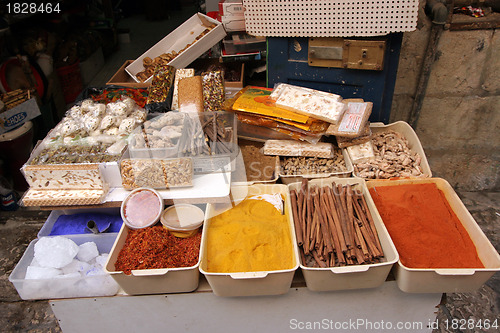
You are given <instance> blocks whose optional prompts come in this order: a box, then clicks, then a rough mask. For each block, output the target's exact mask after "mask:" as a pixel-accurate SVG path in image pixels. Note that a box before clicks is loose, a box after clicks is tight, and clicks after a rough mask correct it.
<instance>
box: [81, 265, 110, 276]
mask: <svg viewBox="0 0 500 333" xmlns="http://www.w3.org/2000/svg"><path fill="white" fill-rule="evenodd" d="M99 275H106V272H104V271H103V270H102V269H101V268H99V267H96V266H91V268H90V269H89V270H88V271H87V272H86V273H85V276H99Z"/></svg>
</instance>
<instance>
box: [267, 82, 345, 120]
mask: <svg viewBox="0 0 500 333" xmlns="http://www.w3.org/2000/svg"><path fill="white" fill-rule="evenodd" d="M275 90H277V93H274V94H273V93H272V94H271V97H272V98H273V99H275V100H276V105H277V106H279V107H282V108H284V109H287V110H290V111H295V112H298V113H302V114H305V115H309V116H311V117H314V118H317V119H321V120H324V121H327V122H330V123H333V124H336V123H337V122H338V121H339V120H340V119H341V117H342V115H343V114H344V110H345V105H344V104H343V103H342V97H340V96H339V95H335V94H331V93H327V92H323V91H319V90H314V89H309V88H304V87H298V86H293V85H289V84H284V83H280V84H278V86H276V87H275ZM273 92H274V91H273Z"/></svg>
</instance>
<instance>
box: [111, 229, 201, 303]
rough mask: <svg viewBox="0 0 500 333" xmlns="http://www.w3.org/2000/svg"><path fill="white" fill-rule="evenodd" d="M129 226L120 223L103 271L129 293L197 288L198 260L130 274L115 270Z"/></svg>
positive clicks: (178, 291) (167, 291)
mask: <svg viewBox="0 0 500 333" xmlns="http://www.w3.org/2000/svg"><path fill="white" fill-rule="evenodd" d="M129 230H130V228H129V227H128V226H127V225H126V224H123V225H122V229H121V230H120V233H119V234H118V237H117V238H116V241H115V244H114V245H113V248H112V249H111V251H110V253H109V257H108V261H107V262H106V265H105V266H104V269H105V271H106V272H107V273H108V274H110V275H111V277H112V278H113V279H114V280H115V281H116V282H117V283H118V284H119V285H120V287H121V288H122V289H123V290H124V291H125V292H126V293H127V294H129V295H145V294H166V293H182V292H191V291H193V290H195V289H196V288H198V283H199V278H200V272H199V270H198V267H199V265H200V261H199V260H198V262H197V263H196V265H194V266H191V267H179V268H159V269H138V270H132V272H131V274H130V275H126V274H125V273H123V271H117V270H115V262H116V259H117V258H118V254H119V253H120V251H121V249H122V248H123V246H124V244H125V240H126V239H127V235H128V232H129Z"/></svg>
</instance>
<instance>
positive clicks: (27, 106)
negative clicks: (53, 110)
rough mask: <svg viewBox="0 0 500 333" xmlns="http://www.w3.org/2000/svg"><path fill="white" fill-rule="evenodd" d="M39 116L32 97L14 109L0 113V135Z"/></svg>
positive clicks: (38, 110)
mask: <svg viewBox="0 0 500 333" xmlns="http://www.w3.org/2000/svg"><path fill="white" fill-rule="evenodd" d="M39 115H41V113H40V109H39V108H38V104H37V102H36V99H35V98H34V97H33V98H31V99H29V100H27V101H26V102H24V103H22V104H20V105H18V106H16V107H15V108H12V109H10V110H8V111H5V112H2V113H0V134H3V133H5V132H8V131H10V130H12V129H14V128H16V127H18V126H20V125H22V124H24V123H25V122H27V121H28V120H31V119H33V118H36V117H38V116H39Z"/></svg>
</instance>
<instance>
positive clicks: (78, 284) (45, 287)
mask: <svg viewBox="0 0 500 333" xmlns="http://www.w3.org/2000/svg"><path fill="white" fill-rule="evenodd" d="M116 235H117V234H107V235H93V234H92V235H70V236H65V237H66V238H69V239H71V240H73V241H74V242H75V243H76V244H77V245H80V244H83V243H86V242H94V243H96V245H97V249H98V250H99V253H100V254H102V253H109V251H110V250H111V247H112V246H113V243H114V241H115V239H116ZM37 242H38V239H35V240H33V241H31V243H30V244H29V245H28V248H27V249H26V251H25V252H24V254H23V256H22V257H21V260H19V262H18V263H17V265H16V267H15V268H14V270H13V271H12V273H11V274H10V276H9V281H10V282H12V283H13V284H14V287H15V288H16V290H17V292H18V293H19V296H21V298H22V299H24V300H30V299H53V298H73V297H96V296H113V295H115V294H116V293H117V292H118V289H119V286H118V284H116V282H115V281H113V279H112V278H111V277H110V276H109V275H107V274H105V275H94V276H86V277H74V278H52V279H36V280H31V279H28V280H27V279H25V276H26V270H27V268H28V266H29V265H30V264H31V262H32V261H33V258H34V253H35V250H34V248H35V244H36V243H37Z"/></svg>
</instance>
